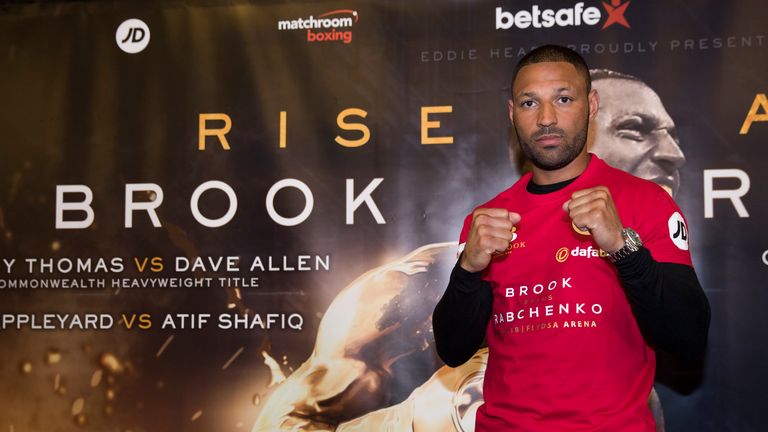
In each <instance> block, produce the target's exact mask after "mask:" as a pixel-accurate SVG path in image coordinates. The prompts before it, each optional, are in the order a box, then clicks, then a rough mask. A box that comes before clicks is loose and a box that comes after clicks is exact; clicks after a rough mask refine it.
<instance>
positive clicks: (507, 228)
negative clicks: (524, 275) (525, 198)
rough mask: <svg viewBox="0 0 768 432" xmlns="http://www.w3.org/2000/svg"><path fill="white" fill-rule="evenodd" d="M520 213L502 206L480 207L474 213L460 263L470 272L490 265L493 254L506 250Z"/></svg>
mask: <svg viewBox="0 0 768 432" xmlns="http://www.w3.org/2000/svg"><path fill="white" fill-rule="evenodd" d="M518 222H520V215H519V214H517V213H515V212H511V211H509V210H507V209H502V208H479V209H477V210H475V211H474V212H473V213H472V225H471V226H470V227H469V234H468V235H467V242H466V243H465V245H464V252H463V253H462V254H461V260H460V261H459V265H460V266H461V268H463V269H464V270H466V271H468V272H472V273H475V272H479V271H482V270H484V269H485V268H486V267H488V264H490V262H491V258H493V254H495V253H497V252H504V251H505V250H507V248H508V247H509V242H510V241H511V240H512V227H513V226H514V225H515V224H516V223H518Z"/></svg>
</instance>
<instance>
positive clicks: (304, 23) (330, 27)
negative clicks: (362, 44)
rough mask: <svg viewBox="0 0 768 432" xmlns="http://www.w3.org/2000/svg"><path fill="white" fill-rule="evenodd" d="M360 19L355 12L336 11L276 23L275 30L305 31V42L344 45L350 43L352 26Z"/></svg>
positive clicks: (346, 10)
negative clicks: (340, 43) (337, 42)
mask: <svg viewBox="0 0 768 432" xmlns="http://www.w3.org/2000/svg"><path fill="white" fill-rule="evenodd" d="M359 19H360V16H359V15H358V13H357V11H354V10H351V9H337V10H333V11H330V12H326V13H324V14H321V15H318V16H317V18H315V17H314V16H312V15H310V16H309V17H308V18H297V19H294V20H283V21H278V22H277V29H278V30H280V31H283V30H306V31H307V42H336V41H340V42H343V43H345V44H348V43H351V42H352V30H351V28H352V26H353V25H355V24H357V21H358V20H359Z"/></svg>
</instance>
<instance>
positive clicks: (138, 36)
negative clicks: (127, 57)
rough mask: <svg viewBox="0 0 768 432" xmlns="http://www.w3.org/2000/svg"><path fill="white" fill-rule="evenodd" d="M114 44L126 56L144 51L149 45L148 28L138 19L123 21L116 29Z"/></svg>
mask: <svg viewBox="0 0 768 432" xmlns="http://www.w3.org/2000/svg"><path fill="white" fill-rule="evenodd" d="M115 42H117V46H118V47H120V49H121V50H123V51H125V52H127V53H128V54H136V53H139V52H141V51H144V48H146V47H147V45H149V26H147V24H146V23H145V22H144V21H142V20H140V19H136V18H131V19H128V20H125V21H123V23H122V24H120V26H119V27H117V31H116V32H115Z"/></svg>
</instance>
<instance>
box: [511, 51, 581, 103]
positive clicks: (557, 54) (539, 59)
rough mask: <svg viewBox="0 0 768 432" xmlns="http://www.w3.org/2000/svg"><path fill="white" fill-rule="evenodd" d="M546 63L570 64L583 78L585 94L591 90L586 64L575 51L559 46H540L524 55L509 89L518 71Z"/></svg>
mask: <svg viewBox="0 0 768 432" xmlns="http://www.w3.org/2000/svg"><path fill="white" fill-rule="evenodd" d="M546 62H566V63H570V64H572V65H573V67H575V68H576V72H578V73H579V75H581V76H582V78H584V82H585V83H586V85H587V93H589V92H590V91H591V90H592V79H591V78H590V77H589V67H588V66H587V62H586V61H584V58H583V57H582V56H581V55H579V53H577V52H576V51H574V50H572V49H570V48H568V47H564V46H560V45H542V46H540V47H538V48H535V49H533V50H531V51H530V52H529V53H528V54H526V55H524V56H523V58H521V59H520V61H519V62H518V63H517V66H515V72H514V73H513V75H512V82H511V84H510V88H512V87H514V85H515V80H516V79H517V74H518V73H519V72H520V69H522V68H523V67H525V66H528V65H532V64H536V63H546ZM513 96H514V95H513Z"/></svg>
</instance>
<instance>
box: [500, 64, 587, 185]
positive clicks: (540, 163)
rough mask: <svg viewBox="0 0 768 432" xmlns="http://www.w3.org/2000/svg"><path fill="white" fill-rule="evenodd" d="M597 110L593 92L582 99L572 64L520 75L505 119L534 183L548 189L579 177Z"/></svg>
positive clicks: (583, 90) (526, 70)
mask: <svg viewBox="0 0 768 432" xmlns="http://www.w3.org/2000/svg"><path fill="white" fill-rule="evenodd" d="M597 109H598V99H597V94H596V92H594V91H593V92H589V93H587V85H586V82H585V81H584V79H583V77H582V75H581V74H579V73H578V72H577V71H576V68H575V67H574V66H573V65H572V64H570V63H567V62H544V63H535V64H531V65H528V66H524V67H523V68H522V69H520V72H519V73H518V74H517V78H516V79H515V82H514V83H513V84H512V99H511V100H510V101H509V118H510V120H512V123H513V125H514V128H515V133H516V134H517V139H518V142H519V143H520V147H521V148H522V150H523V152H524V153H525V155H526V157H528V159H529V160H530V161H531V162H532V163H533V175H534V181H536V182H537V183H539V184H549V183H555V182H558V181H563V180H567V179H570V178H573V177H575V176H577V175H579V174H581V172H582V171H583V170H584V168H586V165H587V162H588V160H589V158H588V156H587V153H586V149H585V144H586V140H587V131H588V127H589V119H590V118H591V117H593V116H594V114H595V113H596V112H597Z"/></svg>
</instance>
